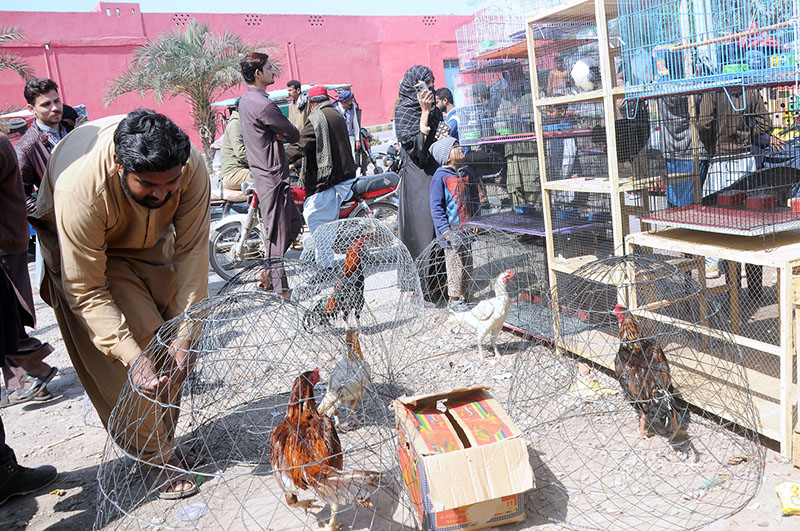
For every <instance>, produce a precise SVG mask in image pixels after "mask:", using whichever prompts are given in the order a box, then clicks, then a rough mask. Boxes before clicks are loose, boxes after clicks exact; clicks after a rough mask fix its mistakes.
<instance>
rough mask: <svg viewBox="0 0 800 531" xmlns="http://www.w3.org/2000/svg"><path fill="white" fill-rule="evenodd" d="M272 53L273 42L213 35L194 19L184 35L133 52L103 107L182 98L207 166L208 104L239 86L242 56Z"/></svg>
mask: <svg viewBox="0 0 800 531" xmlns="http://www.w3.org/2000/svg"><path fill="white" fill-rule="evenodd" d="M273 49H274V44H272V43H255V44H247V43H244V42H243V41H242V38H241V37H240V36H239V35H237V34H235V33H232V32H229V31H226V32H225V33H223V34H221V35H220V34H214V33H211V32H210V31H209V28H208V24H200V23H198V22H197V21H195V20H194V19H192V20H190V21H189V22H188V23H187V24H186V27H185V28H184V30H183V31H181V30H179V29H178V30H174V31H171V32H168V33H164V34H162V35H161V36H160V37H158V38H157V39H155V40H152V41H148V42H147V44H145V45H143V46H141V47H139V48H137V49H136V50H135V51H134V53H133V60H132V61H131V64H130V65H129V67H128V69H127V70H126V71H124V72H123V73H122V74H120V76H119V77H117V78H116V79H113V80H111V83H110V86H109V88H108V92H107V93H106V97H105V103H106V105H108V104H109V103H111V102H112V101H114V100H115V99H116V98H118V97H119V96H121V95H123V94H128V93H131V92H138V93H139V94H140V95H141V96H144V95H145V93H146V92H148V91H150V92H152V94H153V96H154V98H155V100H156V101H157V102H158V103H161V102H162V101H163V100H164V98H165V97H166V98H169V99H171V98H174V97H177V96H183V97H184V98H186V100H187V101H188V102H189V104H190V105H191V117H192V119H193V120H194V124H195V127H196V128H197V131H198V133H200V139H201V141H202V142H203V149H204V150H205V154H206V162H207V163H208V164H209V167H210V165H211V144H212V143H213V142H214V139H215V138H216V135H217V122H216V116H215V115H214V111H213V109H212V107H211V103H212V102H213V101H214V100H216V99H218V98H219V96H221V94H222V93H223V92H224V91H226V90H228V89H230V88H232V87H235V86H236V85H238V84H239V83H241V81H242V77H241V72H240V70H239V60H240V59H241V57H242V56H243V55H244V54H246V53H250V52H252V51H255V50H259V51H260V50H264V51H266V52H267V53H269V52H270V51H272V50H273ZM270 55H271V54H270Z"/></svg>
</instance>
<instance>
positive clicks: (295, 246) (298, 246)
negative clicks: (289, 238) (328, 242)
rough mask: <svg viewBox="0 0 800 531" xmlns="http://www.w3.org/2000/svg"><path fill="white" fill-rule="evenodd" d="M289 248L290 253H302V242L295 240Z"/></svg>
mask: <svg viewBox="0 0 800 531" xmlns="http://www.w3.org/2000/svg"><path fill="white" fill-rule="evenodd" d="M289 247H290V248H291V249H292V251H302V250H303V242H301V241H300V240H295V241H293V242H292V244H291V245H290V246H289Z"/></svg>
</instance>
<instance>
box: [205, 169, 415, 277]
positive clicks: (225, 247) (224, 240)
mask: <svg viewBox="0 0 800 531" xmlns="http://www.w3.org/2000/svg"><path fill="white" fill-rule="evenodd" d="M399 181H400V178H399V177H398V176H397V174H396V173H393V172H386V173H381V174H379V175H371V176H365V177H359V178H358V179H357V180H356V182H355V183H354V184H353V189H352V190H353V194H352V196H351V197H350V199H348V200H347V201H344V202H343V203H342V206H341V207H340V208H339V219H345V218H358V217H366V216H370V217H374V218H375V219H378V220H380V221H382V222H383V223H385V224H386V225H387V226H388V227H389V229H390V230H391V231H392V232H393V233H394V234H397V219H398V202H397V196H396V189H397V185H398V183H399ZM242 193H243V194H244V195H245V197H246V198H247V203H246V204H247V210H246V212H244V213H242V212H239V211H233V210H230V211H231V212H233V213H230V214H228V215H226V216H224V217H223V218H221V219H220V220H219V221H218V222H217V224H216V227H215V228H214V230H213V231H212V232H211V236H210V238H209V253H208V258H209V261H210V263H211V269H213V270H214V272H215V273H216V274H218V275H219V276H220V277H221V278H222V279H224V280H230V279H231V278H233V277H234V275H236V273H238V272H239V271H241V270H242V269H244V268H246V267H248V266H250V265H253V264H256V263H260V262H261V261H263V260H264V259H265V258H266V248H267V247H266V241H265V238H264V234H263V230H262V225H261V212H260V209H259V208H258V194H257V193H256V191H255V188H254V187H253V185H252V183H244V184H242ZM291 193H292V199H293V200H294V203H295V205H296V206H297V208H298V209H299V210H300V211H301V212H302V210H303V203H304V202H305V199H306V193H305V190H303V189H302V188H300V187H298V186H294V185H292V187H291ZM225 206H226V205H225V201H224V200H223V205H222V206H221V207H219V208H222V209H223V210H224V209H225ZM238 208H241V207H238Z"/></svg>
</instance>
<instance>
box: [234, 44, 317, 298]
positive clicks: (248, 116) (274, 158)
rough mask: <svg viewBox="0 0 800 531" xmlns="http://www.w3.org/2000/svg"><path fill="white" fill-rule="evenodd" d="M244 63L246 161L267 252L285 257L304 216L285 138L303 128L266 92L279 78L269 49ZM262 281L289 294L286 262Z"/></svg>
mask: <svg viewBox="0 0 800 531" xmlns="http://www.w3.org/2000/svg"><path fill="white" fill-rule="evenodd" d="M239 66H240V67H241V70H242V77H243V78H244V81H245V83H247V90H246V91H245V93H244V94H242V97H241V98H240V99H239V118H240V120H241V122H242V136H243V137H244V146H245V149H246V151H247V162H248V164H249V165H250V171H251V172H252V174H253V182H254V184H255V188H256V192H257V193H258V200H259V208H260V209H261V221H262V222H263V224H264V235H265V239H266V242H267V249H266V251H267V252H266V255H267V259H268V260H270V259H275V258H281V257H282V256H283V255H284V253H285V252H286V250H287V249H288V248H289V246H290V245H291V243H292V242H293V241H294V240H295V238H297V235H298V234H300V229H301V228H302V226H303V218H302V217H301V216H300V212H299V211H298V210H297V207H296V206H295V204H294V200H292V193H291V185H290V183H289V163H288V162H287V160H286V153H285V152H284V149H283V143H284V142H289V143H294V142H297V141H298V140H299V139H300V133H299V132H298V131H297V128H296V127H295V126H293V125H292V123H291V122H290V121H289V119H288V118H286V117H285V116H284V115H283V113H281V111H280V109H278V106H277V105H276V104H275V102H273V101H272V100H270V99H269V96H267V92H266V89H267V87H268V86H269V85H271V84H273V83H274V82H275V73H274V71H273V67H272V64H271V63H270V62H269V57H268V56H267V54H264V53H259V52H253V53H250V54H248V55H246V56H245V57H244V59H242V60H241V62H240V63H239ZM262 282H263V283H264V284H267V285H269V284H271V286H272V287H273V288H274V289H275V291H276V292H277V293H279V294H282V295H284V296H287V297H288V295H289V292H288V288H289V284H288V282H287V281H286V275H285V274H284V272H283V270H282V268H280V267H273V268H272V270H271V279H269V278H264V279H262Z"/></svg>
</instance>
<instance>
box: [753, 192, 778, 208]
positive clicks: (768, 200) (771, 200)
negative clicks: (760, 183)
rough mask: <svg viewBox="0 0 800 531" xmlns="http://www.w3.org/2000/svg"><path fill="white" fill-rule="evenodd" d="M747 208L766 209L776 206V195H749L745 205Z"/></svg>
mask: <svg viewBox="0 0 800 531" xmlns="http://www.w3.org/2000/svg"><path fill="white" fill-rule="evenodd" d="M745 206H746V207H747V209H748V210H768V209H770V208H773V207H776V206H778V197H777V196H774V195H766V194H760V195H751V196H750V197H748V198H747V204H746V205H745Z"/></svg>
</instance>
